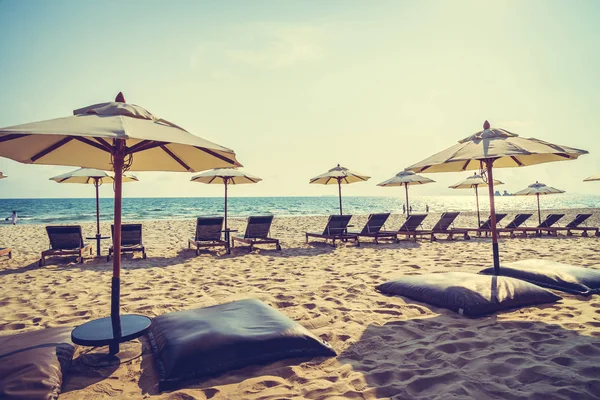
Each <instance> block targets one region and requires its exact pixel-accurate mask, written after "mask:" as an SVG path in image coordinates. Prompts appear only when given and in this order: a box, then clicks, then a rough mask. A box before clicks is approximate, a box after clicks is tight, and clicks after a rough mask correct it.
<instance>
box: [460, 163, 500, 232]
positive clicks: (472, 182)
mask: <svg viewBox="0 0 600 400" xmlns="http://www.w3.org/2000/svg"><path fill="white" fill-rule="evenodd" d="M503 184H504V183H502V182H500V181H499V180H497V179H494V185H496V186H497V185H503ZM487 185H488V184H487V182H486V180H485V179H483V176H481V175H479V174H478V173H477V172H475V173H473V175H471V176H469V177H468V178H467V179H465V180H462V181H460V182H458V183H455V184H454V185H452V186H448V187H449V188H450V189H475V201H476V203H477V226H481V216H480V215H479V193H478V190H477V188H478V187H479V186H487Z"/></svg>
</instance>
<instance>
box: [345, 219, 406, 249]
mask: <svg viewBox="0 0 600 400" xmlns="http://www.w3.org/2000/svg"><path fill="white" fill-rule="evenodd" d="M389 216H390V213H381V214H371V215H369V218H368V219H367V222H366V223H365V226H364V228H363V229H362V230H361V231H354V232H348V234H350V235H358V236H361V237H370V238H373V239H374V240H375V243H379V239H384V238H385V239H393V240H396V232H387V233H386V232H384V231H382V230H381V229H382V228H383V225H384V224H385V221H387V219H388V218H389Z"/></svg>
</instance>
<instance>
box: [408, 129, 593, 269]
mask: <svg viewBox="0 0 600 400" xmlns="http://www.w3.org/2000/svg"><path fill="white" fill-rule="evenodd" d="M587 153H588V152H587V151H586V150H580V149H574V148H571V147H566V146H559V145H556V144H552V143H548V142H544V141H543V140H539V139H534V138H522V137H519V135H517V134H514V133H512V132H509V131H507V130H505V129H500V128H491V127H490V123H489V122H488V121H485V123H484V124H483V130H482V131H479V132H477V133H475V134H473V135H471V136H469V137H467V138H465V139H463V140H461V141H459V142H458V144H456V145H454V146H452V147H450V148H448V149H446V150H444V151H441V152H439V153H437V154H435V155H433V156H431V157H429V158H427V159H425V160H423V161H421V162H418V163H416V164H414V165H412V166H410V167H408V168H407V170H410V171H414V172H429V173H433V172H460V171H468V170H479V171H480V173H481V175H482V176H483V177H484V180H486V181H487V182H488V185H489V186H488V194H489V198H490V217H491V224H492V251H493V255H494V272H495V274H496V275H499V274H500V255H499V251H498V232H497V231H496V210H495V206H494V176H493V168H494V167H495V168H509V167H526V166H528V165H535V164H541V163H547V162H553V161H566V160H574V159H576V158H578V157H579V156H581V155H582V154H587Z"/></svg>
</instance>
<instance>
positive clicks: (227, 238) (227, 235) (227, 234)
mask: <svg viewBox="0 0 600 400" xmlns="http://www.w3.org/2000/svg"><path fill="white" fill-rule="evenodd" d="M224 182H225V241H226V242H227V254H231V249H230V247H229V246H230V245H229V230H228V229H227V178H225V181H224Z"/></svg>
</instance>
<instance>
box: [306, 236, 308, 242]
mask: <svg viewBox="0 0 600 400" xmlns="http://www.w3.org/2000/svg"><path fill="white" fill-rule="evenodd" d="M306 243H308V235H306Z"/></svg>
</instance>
